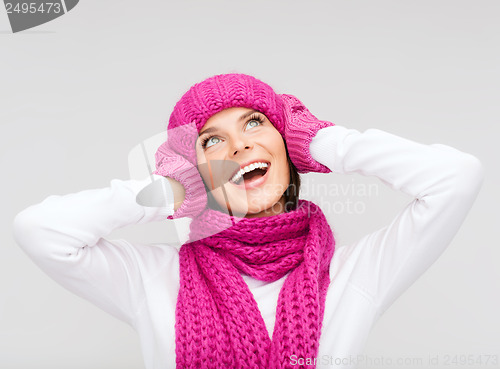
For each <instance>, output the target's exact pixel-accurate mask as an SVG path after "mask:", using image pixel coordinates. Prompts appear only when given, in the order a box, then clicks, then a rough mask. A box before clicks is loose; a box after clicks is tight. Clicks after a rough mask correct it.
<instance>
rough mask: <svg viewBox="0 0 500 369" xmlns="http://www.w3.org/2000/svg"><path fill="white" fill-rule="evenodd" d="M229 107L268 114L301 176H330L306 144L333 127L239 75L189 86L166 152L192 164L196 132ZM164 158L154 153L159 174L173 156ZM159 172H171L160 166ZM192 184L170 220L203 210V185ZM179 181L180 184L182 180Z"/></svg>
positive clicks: (188, 181)
mask: <svg viewBox="0 0 500 369" xmlns="http://www.w3.org/2000/svg"><path fill="white" fill-rule="evenodd" d="M231 107H246V108H251V109H255V110H257V111H259V112H261V113H263V114H264V115H266V117H267V118H268V119H269V121H270V122H271V123H272V124H273V125H274V127H275V128H276V129H277V130H278V132H279V133H280V134H281V136H283V137H284V140H285V142H286V145H287V149H288V153H289V155H290V159H291V160H292V162H293V164H294V165H295V167H296V168H297V171H298V172H299V173H307V172H311V171H314V172H321V173H327V172H330V170H329V169H328V168H327V167H325V166H323V165H322V164H320V163H318V162H316V161H315V160H314V159H313V158H312V156H311V154H310V152H309V145H310V143H311V140H312V138H313V137H314V136H315V135H316V133H317V132H318V130H320V129H321V128H324V127H327V126H330V125H333V123H330V122H326V121H320V120H318V119H317V118H316V117H315V116H314V115H312V114H311V113H310V112H309V110H307V108H306V107H305V106H304V105H303V104H302V103H301V102H300V101H299V100H298V99H297V98H296V97H294V96H293V95H278V94H276V93H275V92H274V90H273V89H272V88H271V86H269V85H268V84H266V83H264V82H262V81H260V80H259V79H257V78H255V77H252V76H249V75H246V74H239V73H233V74H220V75H216V76H213V77H210V78H208V79H206V80H204V81H202V82H199V83H196V84H195V85H193V86H192V87H191V88H190V89H189V90H188V91H187V92H186V93H185V94H184V95H183V96H182V98H181V99H180V100H179V101H178V102H177V104H176V105H175V107H174V110H173V112H172V114H171V115H170V119H169V123H168V130H167V142H168V147H169V150H170V151H169V153H171V152H173V153H175V154H177V155H180V156H182V157H183V158H184V159H186V160H187V161H188V162H189V163H191V164H192V165H193V166H196V164H197V160H196V151H195V144H196V140H197V139H198V133H199V132H200V131H201V129H202V128H203V126H204V125H205V123H206V122H207V120H208V119H209V118H210V117H211V116H212V115H214V114H216V113H218V112H220V111H222V110H224V109H227V108H231ZM164 156H165V154H164V153H163V151H161V150H160V149H159V150H158V152H157V153H156V168H157V172H155V173H157V174H160V172H159V170H160V166H168V162H169V160H170V158H171V157H172V156H171V155H170V154H169V156H168V157H164ZM161 171H162V173H167V172H168V173H170V174H172V170H170V169H165V168H164V169H162V170H161ZM174 178H175V177H174ZM200 179H201V177H200ZM192 180H196V181H198V180H199V178H198V177H196V176H195V175H192V177H191V178H187V179H186V184H188V185H191V186H192V187H194V188H195V190H193V191H191V190H190V189H189V190H188V189H187V191H186V198H185V200H184V202H183V204H182V207H181V208H180V209H178V210H177V211H176V212H175V213H174V215H173V216H170V217H169V218H171V219H172V218H173V219H176V218H180V217H182V216H190V217H194V216H196V215H197V214H199V213H200V212H201V211H202V210H203V209H204V208H205V206H206V191H205V193H203V194H202V193H201V192H200V191H199V190H200V189H201V188H202V187H201V186H200V185H199V184H194V182H193V181H192ZM180 182H181V183H183V184H184V182H183V181H182V180H180ZM188 209H189V210H188Z"/></svg>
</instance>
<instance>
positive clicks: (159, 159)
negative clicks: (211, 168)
mask: <svg viewBox="0 0 500 369" xmlns="http://www.w3.org/2000/svg"><path fill="white" fill-rule="evenodd" d="M155 159H156V168H157V169H156V170H155V171H154V172H153V174H158V175H162V176H164V177H170V178H173V179H175V180H176V181H179V182H180V183H181V184H182V185H183V186H184V189H185V191H186V196H185V199H184V201H183V202H182V205H181V206H180V207H179V208H178V209H177V210H176V211H175V212H174V214H173V215H169V216H168V219H177V218H181V217H191V218H194V217H195V216H197V215H198V214H199V213H201V212H202V211H203V210H204V209H205V207H206V204H207V192H206V190H205V185H204V184H203V180H202V179H201V176H200V173H199V171H198V168H197V167H196V166H194V165H193V164H191V163H190V162H189V161H188V160H186V159H185V158H184V157H182V156H181V155H179V154H177V153H176V152H174V151H173V150H172V149H171V148H170V147H169V146H168V142H165V143H163V144H162V145H161V146H160V147H159V148H158V150H157V151H156V154H155Z"/></svg>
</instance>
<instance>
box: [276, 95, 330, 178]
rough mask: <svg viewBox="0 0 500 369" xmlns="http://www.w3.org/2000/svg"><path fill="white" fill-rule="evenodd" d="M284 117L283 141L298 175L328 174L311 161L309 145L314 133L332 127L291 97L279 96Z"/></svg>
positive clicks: (325, 169) (321, 165) (320, 166)
mask: <svg viewBox="0 0 500 369" xmlns="http://www.w3.org/2000/svg"><path fill="white" fill-rule="evenodd" d="M279 96H280V97H281V99H282V101H283V109H284V115H285V141H286V146H287V149H288V154H289V155H290V159H291V160H292V163H293V164H294V165H295V167H297V171H298V172H299V173H308V172H318V173H330V172H331V170H330V169H328V168H327V167H326V166H324V165H323V164H320V163H318V162H317V161H316V160H314V159H313V157H312V156H311V153H310V151H309V145H310V144H311V140H312V139H313V138H314V136H315V135H316V133H317V132H318V131H319V130H320V129H322V128H325V127H330V126H334V124H333V123H331V122H328V121H323V120H319V119H318V118H316V117H315V116H314V115H313V114H311V112H310V111H309V110H308V109H307V108H306V107H305V106H304V104H302V102H301V101H300V100H299V99H297V98H296V97H295V96H293V95H288V94H280V95H279Z"/></svg>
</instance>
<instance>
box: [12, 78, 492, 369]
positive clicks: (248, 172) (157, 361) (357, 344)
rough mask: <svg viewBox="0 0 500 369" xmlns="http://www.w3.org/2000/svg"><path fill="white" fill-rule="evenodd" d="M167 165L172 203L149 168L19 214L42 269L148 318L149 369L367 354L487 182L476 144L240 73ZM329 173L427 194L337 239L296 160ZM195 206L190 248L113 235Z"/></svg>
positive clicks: (313, 361) (196, 119)
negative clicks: (430, 138) (355, 117)
mask: <svg viewBox="0 0 500 369" xmlns="http://www.w3.org/2000/svg"><path fill="white" fill-rule="evenodd" d="M252 164H253V165H252ZM156 166H157V169H156V171H155V172H154V176H155V179H161V178H163V177H167V178H168V183H169V184H170V186H167V189H168V193H169V194H170V195H169V198H170V202H171V203H175V204H171V205H167V206H164V207H158V208H150V207H145V206H141V205H140V204H138V203H137V201H136V197H138V199H140V198H141V191H142V190H143V189H144V188H145V187H146V186H147V185H148V181H147V180H144V181H134V180H130V181H121V180H117V179H115V180H113V181H111V186H110V187H109V188H104V189H97V190H90V191H83V192H80V193H77V194H72V195H67V196H50V197H49V198H47V199H46V200H44V201H43V202H42V203H40V204H38V205H35V206H32V207H29V208H28V209H25V210H24V211H22V212H21V213H20V214H18V215H17V217H16V219H15V222H14V226H15V236H16V239H17V241H18V243H19V244H20V245H21V247H23V249H24V250H25V251H26V252H27V253H28V254H29V255H30V256H31V257H32V258H33V259H34V260H35V262H37V263H38V265H39V266H40V267H41V268H42V269H43V270H45V271H46V272H47V273H48V274H50V275H51V276H52V277H53V278H55V279H56V280H57V281H58V282H60V283H61V284H63V285H64V286H65V287H67V288H68V289H70V290H72V291H73V292H75V293H77V294H79V295H80V296H82V297H84V298H86V299H88V300H90V301H92V302H93V303H95V304H96V305H98V306H100V307H101V308H103V309H104V310H106V311H108V312H110V313H111V314H113V315H114V316H116V317H118V318H120V319H122V320H124V321H126V322H128V323H129V324H131V325H132V326H133V327H134V328H135V329H136V330H137V332H138V333H139V336H140V338H141V344H142V349H143V353H144V359H145V363H146V367H147V368H148V369H149V368H173V367H180V368H185V367H210V368H222V367H228V368H247V367H251V368H272V367H277V368H282V367H286V368H296V367H310V368H314V367H328V368H331V367H353V366H356V364H359V363H358V362H356V358H357V357H356V355H358V354H360V353H362V350H363V346H364V343H365V341H366V339H367V337H368V333H369V331H370V329H371V327H372V326H373V324H374V323H375V321H376V320H377V319H378V318H379V317H380V315H381V314H382V313H383V312H384V311H385V310H386V309H387V307H388V306H389V305H390V304H391V303H392V302H393V301H394V300H395V299H396V298H397V297H398V296H399V295H400V294H401V293H402V292H403V291H404V290H405V289H407V288H408V287H409V286H410V285H411V284H412V283H413V282H414V281H415V280H416V279H417V278H418V277H419V276H420V275H421V274H422V273H423V272H424V271H425V270H426V269H427V268H428V267H429V266H430V265H431V264H432V263H433V262H434V261H435V260H436V259H437V257H438V256H439V255H440V254H441V253H442V252H443V250H444V249H445V247H446V246H447V245H448V244H449V242H450V241H451V239H452V237H453V236H454V234H455V233H456V232H457V230H458V228H459V227H460V225H461V223H462V221H463V219H464V218H465V216H466V214H467V212H468V210H469V209H470V207H471V205H472V203H473V201H474V199H475V197H476V194H477V192H478V191H479V187H480V184H481V180H482V168H481V164H480V163H479V161H478V160H477V159H476V158H475V157H473V156H471V155H469V154H464V153H462V152H460V151H457V150H455V149H453V148H451V147H448V146H444V145H422V144H418V143H415V142H412V141H409V140H406V139H403V138H400V137H397V136H394V135H391V134H388V133H385V132H382V131H379V130H374V129H370V130H367V131H366V132H364V133H360V132H358V131H355V130H351V129H347V128H344V127H341V126H335V125H333V124H332V123H330V122H327V121H320V120H318V119H317V118H316V117H315V116H314V115H312V114H311V113H310V112H309V111H308V109H307V108H306V107H305V106H304V105H303V104H302V103H301V102H300V101H299V100H298V99H297V98H295V97H294V96H292V95H278V94H276V93H275V92H274V91H273V89H272V88H271V87H270V86H269V85H267V84H265V83H263V82H262V81H259V80H258V79H256V78H254V77H251V76H247V75H243V74H227V75H218V76H214V77H211V78H209V79H207V80H205V81H203V82H200V83H199V84H196V85H194V86H193V87H191V89H190V90H189V91H188V92H186V94H184V95H183V97H182V98H181V99H180V101H179V102H178V103H177V104H176V106H175V108H174V111H173V113H172V115H171V117H170V120H169V125H168V139H167V142H165V143H164V144H163V145H162V146H161V147H160V148H159V149H158V151H157V153H156ZM330 171H332V172H336V173H346V174H347V173H361V174H364V175H375V176H377V177H378V178H379V179H381V180H382V181H384V182H385V183H387V184H388V185H390V186H391V187H392V188H394V189H397V190H401V191H403V192H405V193H407V194H409V195H411V196H412V197H413V198H414V200H413V201H412V202H411V203H410V204H409V205H408V206H407V207H406V208H405V209H403V210H402V211H401V212H400V213H399V214H398V215H397V216H396V218H395V219H394V220H393V221H392V222H391V223H390V224H389V225H388V226H387V227H384V228H382V229H380V230H378V231H376V232H374V233H372V234H370V235H367V236H365V237H363V238H361V239H360V240H359V241H358V242H356V243H355V244H353V245H349V246H335V241H334V238H333V234H332V231H331V229H330V227H329V225H328V223H327V221H326V219H325V217H324V215H323V213H322V212H321V210H320V209H319V207H317V206H316V205H315V204H313V203H311V202H309V201H305V200H300V199H298V190H299V186H300V178H299V176H298V174H297V172H300V173H306V172H322V173H328V172H330ZM172 199H173V201H172ZM332 201H333V199H332ZM139 202H140V201H139ZM74 209H79V210H80V211H79V212H75V210H74ZM184 216H189V217H191V218H193V221H192V222H191V225H190V234H189V241H188V242H187V243H185V244H184V245H183V246H182V247H181V249H180V251H177V249H176V248H174V247H173V246H169V245H148V246H145V245H134V244H131V243H129V242H127V241H125V240H113V241H109V240H106V239H105V238H103V237H105V236H106V235H107V234H109V232H111V231H112V230H113V229H116V228H118V227H123V226H125V225H129V224H134V223H145V222H149V221H153V220H163V219H165V218H166V217H167V218H170V219H175V218H179V217H184Z"/></svg>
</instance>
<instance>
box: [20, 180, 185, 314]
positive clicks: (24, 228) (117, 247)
mask: <svg viewBox="0 0 500 369" xmlns="http://www.w3.org/2000/svg"><path fill="white" fill-rule="evenodd" d="M160 178H161V176H156V175H154V176H153V179H154V180H155V181H156V180H158V179H160ZM150 183H152V179H151V178H149V177H148V178H146V179H144V180H120V179H113V180H112V181H111V183H110V186H109V187H105V188H100V189H91V190H85V191H81V192H77V193H72V194H68V195H63V196H59V195H52V196H49V197H47V198H46V199H45V200H43V201H42V202H40V203H38V204H35V205H32V206H30V207H28V208H26V209H24V210H22V211H21V212H20V213H18V214H17V215H16V217H15V218H14V221H13V233H14V238H15V240H16V242H17V243H18V244H19V246H20V247H21V248H22V249H23V250H24V251H25V252H26V253H27V254H28V256H29V257H30V258H31V259H32V260H33V261H34V262H35V263H36V264H37V265H38V266H39V267H40V268H41V269H42V270H43V271H44V272H45V273H46V274H48V275H49V276H50V277H51V278H53V279H54V280H55V281H57V282H58V283H60V284H61V285H63V286H64V287H65V288H67V289H68V290H70V291H72V292H73V293H75V294H77V295H79V296H81V297H83V298H85V299H87V300H89V301H91V302H92V303H94V304H95V305H97V306H98V307H100V308H101V309H103V310H105V311H107V312H108V313H110V314H112V315H114V316H116V317H118V318H119V319H121V320H124V321H125V322H127V323H129V324H133V317H134V314H135V312H136V311H137V309H138V306H137V305H138V304H139V303H140V301H141V295H143V293H144V290H143V285H142V282H141V276H140V273H141V262H140V258H144V257H147V253H148V251H147V250H146V249H147V248H148V246H146V245H132V244H130V243H129V242H127V241H125V240H113V241H109V240H106V239H105V238H104V237H105V236H107V235H108V234H109V233H111V232H112V231H113V230H115V229H118V228H121V227H124V226H128V225H132V224H141V223H147V222H150V221H160V220H164V219H167V216H168V215H171V214H172V213H173V205H172V204H166V205H164V206H159V207H147V206H142V205H139V203H138V201H137V200H136V197H137V195H138V194H139V192H140V191H141V190H142V189H143V188H144V187H146V186H147V185H149V184H150ZM164 183H165V184H166V185H168V181H164ZM167 192H168V191H167ZM150 249H153V248H152V247H151V248H150ZM172 250H175V249H174V247H172ZM151 252H152V251H151ZM172 252H173V251H172ZM150 257H151V256H150Z"/></svg>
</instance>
